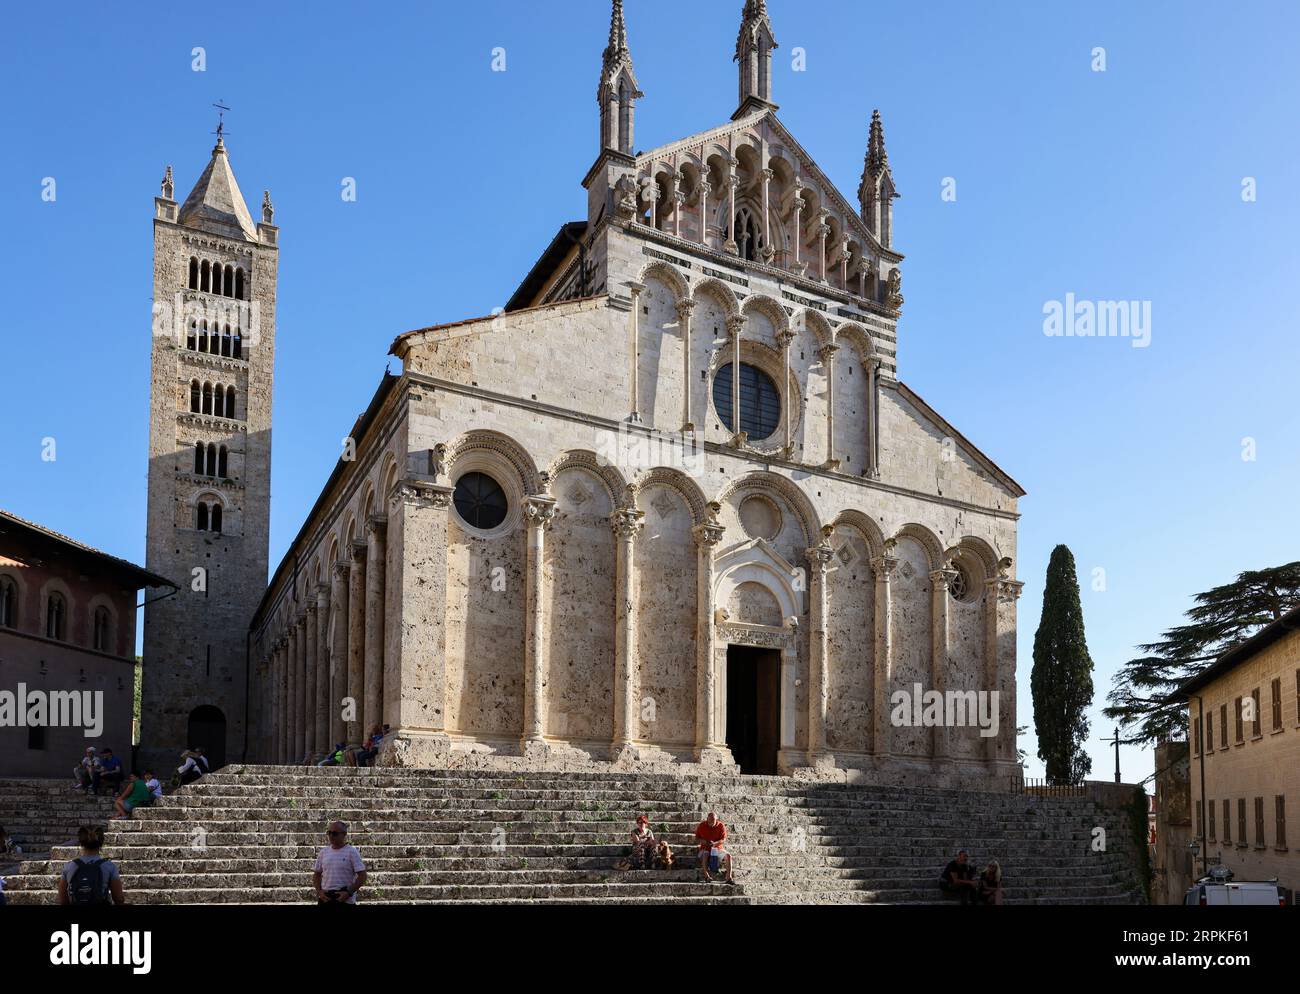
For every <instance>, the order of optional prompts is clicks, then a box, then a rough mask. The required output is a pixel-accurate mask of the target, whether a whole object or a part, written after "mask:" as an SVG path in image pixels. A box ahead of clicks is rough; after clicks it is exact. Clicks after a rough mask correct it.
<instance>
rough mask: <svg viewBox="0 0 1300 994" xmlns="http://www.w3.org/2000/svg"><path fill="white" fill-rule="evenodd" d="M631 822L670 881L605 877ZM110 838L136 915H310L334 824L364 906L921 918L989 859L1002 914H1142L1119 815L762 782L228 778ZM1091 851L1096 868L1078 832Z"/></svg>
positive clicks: (984, 798) (15, 887) (489, 776)
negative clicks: (714, 829) (777, 908)
mask: <svg viewBox="0 0 1300 994" xmlns="http://www.w3.org/2000/svg"><path fill="white" fill-rule="evenodd" d="M710 810H713V811H716V812H717V813H718V815H719V816H720V817H721V818H722V819H723V821H725V822H726V824H727V826H728V829H729V838H728V848H729V849H730V851H731V853H732V854H733V858H734V860H735V867H736V878H737V881H738V884H737V886H734V887H729V886H726V885H725V884H722V883H717V882H715V883H712V884H708V883H704V882H701V881H698V880H697V879H696V874H695V870H694V862H693V860H694V853H695V848H694V845H693V842H692V839H693V835H694V830H695V826H696V824H697V823H698V822H699V821H700V819H701V818H702V817H703V815H704V813H706V812H707V811H710ZM641 813H644V814H646V815H647V816H648V817H649V818H650V822H651V826H652V828H653V829H654V831H655V833H656V835H657V836H660V837H665V838H667V839H668V841H669V842H670V844H671V845H672V846H673V848H674V850H675V851H676V853H677V855H678V857H679V858H680V859H681V861H682V868H681V869H678V870H672V871H656V870H650V871H620V870H617V869H615V864H616V863H617V862H618V861H619V859H620V858H621V857H622V856H623V855H624V854H625V853H626V852H627V843H626V839H627V833H628V832H629V831H630V830H631V827H632V822H633V819H634V818H635V816H636V815H637V814H641ZM136 815H137V817H136V818H134V819H132V820H131V821H115V822H111V823H110V831H109V833H108V837H107V843H106V846H105V849H104V854H105V855H106V856H109V857H110V858H112V859H114V860H117V861H118V862H119V864H120V866H121V869H122V878H123V884H124V886H125V888H126V890H127V893H128V900H130V901H133V902H136V903H145V904H197V903H203V904H210V903H309V902H311V901H312V900H313V898H312V895H311V868H312V864H313V861H314V859H315V855H316V852H317V850H318V849H319V848H320V847H321V846H323V845H325V844H326V840H325V826H326V824H327V823H328V822H329V821H330V820H332V819H336V818H337V819H341V820H343V821H345V822H347V823H348V826H349V829H350V832H351V835H350V841H351V842H352V843H353V844H354V845H356V846H357V847H358V848H359V849H360V850H361V853H362V857H363V858H364V860H365V862H366V864H367V867H368V869H369V871H370V876H369V881H368V883H367V886H366V888H365V890H364V891H363V892H362V896H361V900H362V902H363V903H365V904H381V903H384V904H387V903H393V904H401V903H422V904H423V903H453V902H454V903H495V904H509V903H537V902H547V903H565V904H758V903H803V904H857V903H894V904H919V903H935V902H938V901H940V900H941V898H940V895H939V892H938V888H937V883H936V882H937V879H938V876H939V872H940V870H941V869H942V868H943V866H944V864H945V863H946V862H947V861H948V860H949V859H951V858H952V856H953V854H954V853H955V852H956V850H957V849H958V848H965V849H968V850H969V851H970V853H971V857H972V860H973V862H974V863H975V864H976V865H977V866H979V867H981V868H982V867H983V865H984V863H985V862H987V861H988V860H990V859H997V860H998V861H999V862H1000V863H1001V865H1002V869H1003V874H1004V877H1005V896H1006V902H1007V903H1008V904H1026V903H1034V904H1121V903H1123V904H1127V903H1134V902H1136V901H1138V900H1140V897H1139V893H1140V887H1139V885H1138V883H1137V880H1136V874H1135V872H1134V870H1133V867H1134V865H1135V864H1134V860H1133V858H1132V856H1133V841H1132V836H1131V833H1130V831H1129V828H1128V825H1127V820H1126V816H1125V815H1124V814H1123V813H1122V812H1118V813H1117V812H1114V811H1106V810H1102V809H1100V808H1099V807H1098V806H1097V805H1096V804H1095V803H1094V802H1093V801H1091V800H1088V799H1085V798H1069V799H1062V798H1040V797H1032V796H1027V795H1023V794H998V793H976V792H966V791H948V790H938V789H923V788H922V789H916V788H900V787H848V786H844V785H827V784H819V783H808V782H800V781H796V780H792V779H790V778H779V777H727V776H708V777H699V776H679V775H674V774H671V773H646V772H616V771H601V772H585V771H584V772H564V773H551V772H518V771H499V770H443V771H438V770H382V769H381V770H345V769H314V768H311V769H308V768H299V767H292V768H289V767H259V766H231V767H227V768H226V769H224V770H222V771H221V772H219V773H216V774H212V775H210V776H208V777H207V778H205V780H204V781H203V782H201V783H197V784H193V785H191V786H189V787H186V788H183V789H182V790H180V791H178V792H177V793H175V794H172V795H170V796H167V797H165V798H163V800H162V801H161V802H159V803H158V804H156V805H155V806H154V807H151V808H145V809H141V810H139V811H137V812H136ZM1097 826H1102V827H1104V828H1105V829H1106V833H1107V849H1106V851H1105V852H1094V851H1093V850H1092V841H1093V831H1094V829H1095V828H1096V827H1097ZM76 854H77V851H76V849H75V848H71V847H55V849H54V851H53V853H52V854H51V858H50V859H48V860H31V861H28V862H25V863H23V864H22V868H21V872H20V873H19V874H18V875H17V876H11V877H9V878H8V880H7V885H6V888H7V892H8V895H9V899H10V903H11V904H14V905H22V904H43V903H51V902H52V901H53V900H54V886H55V882H56V880H57V872H58V869H59V867H60V866H61V864H62V862H63V861H64V860H66V859H69V858H71V857H73V856H75V855H76Z"/></svg>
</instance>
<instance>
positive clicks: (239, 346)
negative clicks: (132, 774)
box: [142, 129, 279, 769]
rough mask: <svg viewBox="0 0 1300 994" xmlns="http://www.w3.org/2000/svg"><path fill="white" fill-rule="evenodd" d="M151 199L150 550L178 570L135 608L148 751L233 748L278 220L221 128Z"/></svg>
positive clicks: (261, 495)
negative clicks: (180, 183)
mask: <svg viewBox="0 0 1300 994" xmlns="http://www.w3.org/2000/svg"><path fill="white" fill-rule="evenodd" d="M218 131H219V132H220V129H218ZM173 192H174V184H173V179H172V171H171V167H170V166H168V167H167V173H166V175H165V176H164V178H163V182H162V195H161V196H159V197H157V198H155V200H154V222H153V232H154V320H153V335H152V380H151V387H150V409H149V416H150V423H149V504H148V534H147V538H146V562H147V564H148V566H149V569H151V570H153V571H155V572H157V573H160V574H162V575H164V576H171V577H175V578H176V579H177V582H178V583H180V584H181V589H180V590H179V591H178V592H177V594H176V596H175V597H170V598H165V599H159V600H156V601H154V602H153V603H151V604H150V605H149V606H148V607H147V608H146V609H145V616H144V690H143V701H144V703H143V709H144V710H143V713H144V721H143V724H144V728H143V736H142V750H143V756H142V758H143V761H144V762H146V763H148V764H153V765H156V766H157V767H158V768H160V769H161V768H164V767H166V766H168V765H169V763H170V765H175V761H176V758H177V756H178V755H179V753H180V751H181V750H182V749H184V748H186V747H187V746H198V745H201V746H203V747H204V748H205V749H206V750H207V752H208V755H209V756H210V757H211V758H212V759H213V760H214V761H215V762H216V764H217V765H221V764H222V763H223V762H224V761H225V760H226V759H227V758H230V759H237V758H240V757H241V756H242V755H244V748H245V746H244V736H245V726H244V716H245V714H246V712H247V707H248V702H247V693H248V687H247V683H246V680H245V672H246V666H247V660H248V652H247V636H248V625H249V621H250V620H251V618H252V616H253V612H254V610H255V609H256V607H257V602H258V600H259V599H260V598H261V595H262V592H263V591H264V590H265V589H266V575H267V559H268V541H269V535H268V529H269V522H270V483H271V393H272V379H273V375H274V368H275V291H276V272H277V266H278V244H277V243H278V232H279V229H278V228H276V227H275V225H273V224H272V223H271V221H272V207H271V201H270V195H269V194H267V195H264V197H263V201H262V221H261V223H259V224H254V223H253V220H252V218H251V217H250V216H249V213H248V208H247V206H246V205H245V203H244V198H243V195H242V194H241V193H240V190H239V184H238V183H236V181H235V175H234V172H233V171H232V170H231V167H230V160H229V156H228V154H227V151H226V146H225V141H224V140H223V139H222V137H221V136H220V133H218V137H217V144H216V147H215V148H214V149H213V150H212V157H211V161H210V162H209V163H208V166H207V168H206V169H205V170H204V171H203V174H202V175H201V176H200V177H199V180H198V182H197V183H196V184H195V186H194V189H193V190H192V191H191V192H190V195H189V196H188V197H187V198H186V199H185V202H184V203H183V204H179V205H178V204H177V202H176V201H175V200H174V199H173Z"/></svg>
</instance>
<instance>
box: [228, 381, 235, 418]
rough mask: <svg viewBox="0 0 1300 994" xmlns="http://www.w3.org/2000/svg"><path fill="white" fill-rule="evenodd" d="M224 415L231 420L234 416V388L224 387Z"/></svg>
mask: <svg viewBox="0 0 1300 994" xmlns="http://www.w3.org/2000/svg"><path fill="white" fill-rule="evenodd" d="M226 417H228V418H230V419H231V420H232V421H233V420H234V417H235V388H234V387H226Z"/></svg>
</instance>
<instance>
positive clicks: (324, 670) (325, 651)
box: [312, 583, 338, 756]
mask: <svg viewBox="0 0 1300 994" xmlns="http://www.w3.org/2000/svg"><path fill="white" fill-rule="evenodd" d="M330 621H331V618H330V587H329V584H328V583H320V584H317V585H316V701H315V705H314V707H313V708H312V713H313V714H314V715H315V721H316V751H317V752H318V753H320V755H321V756H324V755H325V754H326V753H328V752H329V751H330V750H331V749H333V748H334V743H335V742H337V741H338V739H331V738H330V700H331V697H330Z"/></svg>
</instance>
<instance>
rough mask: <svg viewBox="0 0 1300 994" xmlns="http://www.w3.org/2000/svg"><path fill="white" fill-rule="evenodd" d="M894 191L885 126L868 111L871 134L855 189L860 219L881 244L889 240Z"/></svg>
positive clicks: (891, 234) (874, 111) (878, 112)
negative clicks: (859, 180)
mask: <svg viewBox="0 0 1300 994" xmlns="http://www.w3.org/2000/svg"><path fill="white" fill-rule="evenodd" d="M897 196H898V191H897V190H896V189H895V188H894V175H893V172H892V171H891V170H890V168H889V153H888V152H887V151H885V125H884V122H883V121H882V120H881V118H880V111H879V110H873V111H872V112H871V132H870V134H869V136H868V138H867V155H866V160H865V161H864V162H863V165H862V183H861V184H860V185H859V186H858V202H859V204H860V206H861V208H862V220H863V221H865V222H866V223H867V227H869V228H870V229H871V231H872V233H873V234H874V235H876V237H878V238H880V239H881V241H882V243H884V244H885V245H888V244H890V241H891V240H892V238H893V232H892V228H893V224H892V216H893V206H892V201H893V200H894V199H895V198H897Z"/></svg>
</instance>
